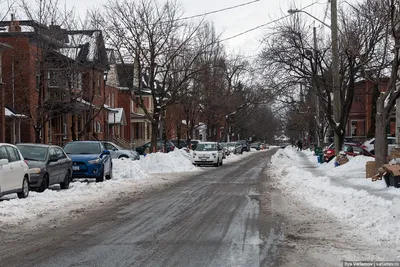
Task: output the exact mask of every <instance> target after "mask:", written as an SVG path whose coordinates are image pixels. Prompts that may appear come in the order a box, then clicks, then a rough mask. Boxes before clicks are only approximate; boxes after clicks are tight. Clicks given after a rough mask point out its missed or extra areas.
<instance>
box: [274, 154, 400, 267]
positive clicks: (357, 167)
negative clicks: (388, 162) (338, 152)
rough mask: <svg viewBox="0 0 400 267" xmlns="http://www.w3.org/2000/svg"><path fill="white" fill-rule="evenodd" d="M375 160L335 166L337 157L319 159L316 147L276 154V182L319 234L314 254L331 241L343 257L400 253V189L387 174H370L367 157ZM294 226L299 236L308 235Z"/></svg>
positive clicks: (294, 210)
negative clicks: (390, 182) (367, 175)
mask: <svg viewBox="0 0 400 267" xmlns="http://www.w3.org/2000/svg"><path fill="white" fill-rule="evenodd" d="M371 160H374V159H373V158H370V157H365V156H357V157H354V158H352V159H351V160H350V161H349V162H348V163H347V164H344V165H342V166H339V167H334V165H333V162H330V163H324V164H318V163H317V158H316V157H315V156H313V153H312V152H310V151H302V152H297V151H296V149H294V148H292V147H287V148H286V149H284V150H282V149H281V150H278V152H277V153H276V154H275V155H274V156H273V157H272V168H271V174H272V178H273V182H272V184H273V186H275V187H276V188H277V189H279V190H281V191H282V192H283V194H284V195H285V199H286V200H287V201H288V202H289V204H288V205H289V206H292V210H291V212H290V213H291V216H289V217H290V218H296V216H297V217H298V218H302V219H299V222H301V223H302V226H301V227H304V226H306V228H308V229H307V230H306V231H305V229H304V228H303V229H302V231H303V234H304V231H305V233H308V234H306V235H305V236H306V237H308V238H310V237H311V236H312V237H313V240H314V242H311V243H310V244H308V246H309V247H308V249H310V250H311V251H312V250H313V248H314V251H312V253H314V256H316V257H318V254H320V253H321V252H322V251H324V249H322V248H321V247H325V246H326V247H330V248H329V249H326V247H325V250H327V251H328V252H331V253H332V251H333V250H335V246H336V250H337V253H340V255H336V257H339V258H340V257H342V259H343V260H379V259H380V260H399V259H400V250H399V245H400V224H399V222H398V220H399V218H400V205H399V200H400V191H399V190H398V189H397V188H387V187H386V184H385V182H384V181H383V180H381V181H376V182H372V181H371V179H366V178H365V163H366V162H367V161H371ZM296 206H297V207H296ZM295 207H296V208H295ZM291 225H292V228H293V225H294V222H293V221H292V222H291ZM299 225H301V224H298V226H299ZM311 225H312V226H313V227H310V226H311ZM299 227H300V226H299ZM301 227H300V228H301ZM318 228H320V229H318ZM291 230H292V231H291V232H292V234H293V235H296V236H297V238H300V236H301V235H302V233H301V232H302V231H297V232H296V231H294V229H291ZM297 230H299V229H297ZM311 233H313V234H311ZM303 238H304V236H303ZM294 239H296V238H294ZM300 239H301V238H300ZM300 239H299V240H300ZM315 241H318V242H315ZM321 241H325V242H322V243H321ZM318 244H319V246H318ZM338 244H340V247H341V248H340V249H338V247H337V246H338ZM348 244H351V246H349V245H348ZM315 248H318V249H315ZM298 249H299V250H300V248H298ZM370 250H372V252H371V251H370ZM318 251H319V252H318ZM310 253H311V252H310ZM325 254H326V251H325ZM328 254H329V253H328ZM346 254H347V255H346ZM288 266H290V265H288Z"/></svg>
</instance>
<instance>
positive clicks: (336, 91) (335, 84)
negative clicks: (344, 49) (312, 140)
mask: <svg viewBox="0 0 400 267" xmlns="http://www.w3.org/2000/svg"><path fill="white" fill-rule="evenodd" d="M331 36H332V90H333V114H334V120H335V123H336V125H335V128H338V127H339V120H340V84H339V83H340V77H339V45H338V23H337V0H331ZM334 134H335V153H336V155H339V151H340V149H341V148H340V141H339V135H338V134H337V131H334Z"/></svg>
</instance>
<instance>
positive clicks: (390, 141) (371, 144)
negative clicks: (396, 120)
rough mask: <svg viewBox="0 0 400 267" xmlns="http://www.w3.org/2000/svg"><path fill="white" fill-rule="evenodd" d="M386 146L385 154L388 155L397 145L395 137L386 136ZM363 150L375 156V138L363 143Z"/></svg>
mask: <svg viewBox="0 0 400 267" xmlns="http://www.w3.org/2000/svg"><path fill="white" fill-rule="evenodd" d="M387 145H388V150H387V152H388V153H390V151H392V149H393V148H394V147H396V145H397V143H396V137H392V136H388V137H387ZM363 148H365V149H366V150H368V151H369V152H370V153H371V154H375V138H372V139H370V140H367V141H365V142H364V144H363Z"/></svg>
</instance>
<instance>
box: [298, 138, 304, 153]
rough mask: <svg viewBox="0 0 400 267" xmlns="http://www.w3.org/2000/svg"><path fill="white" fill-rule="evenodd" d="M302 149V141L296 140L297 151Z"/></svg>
mask: <svg viewBox="0 0 400 267" xmlns="http://www.w3.org/2000/svg"><path fill="white" fill-rule="evenodd" d="M302 150H303V143H302V142H301V140H299V141H297V151H302Z"/></svg>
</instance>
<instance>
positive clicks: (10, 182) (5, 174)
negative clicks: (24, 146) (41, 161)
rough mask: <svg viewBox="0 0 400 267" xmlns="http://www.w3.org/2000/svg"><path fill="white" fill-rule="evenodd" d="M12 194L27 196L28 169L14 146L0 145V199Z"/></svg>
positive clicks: (20, 196)
mask: <svg viewBox="0 0 400 267" xmlns="http://www.w3.org/2000/svg"><path fill="white" fill-rule="evenodd" d="M12 193H17V195H18V197H19V198H26V197H27V196H28V195H29V167H28V164H27V163H26V162H25V161H24V158H23V156H22V155H21V152H20V151H19V150H18V148H17V147H16V146H14V145H10V144H2V143H0V197H2V196H4V195H7V194H12Z"/></svg>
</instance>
